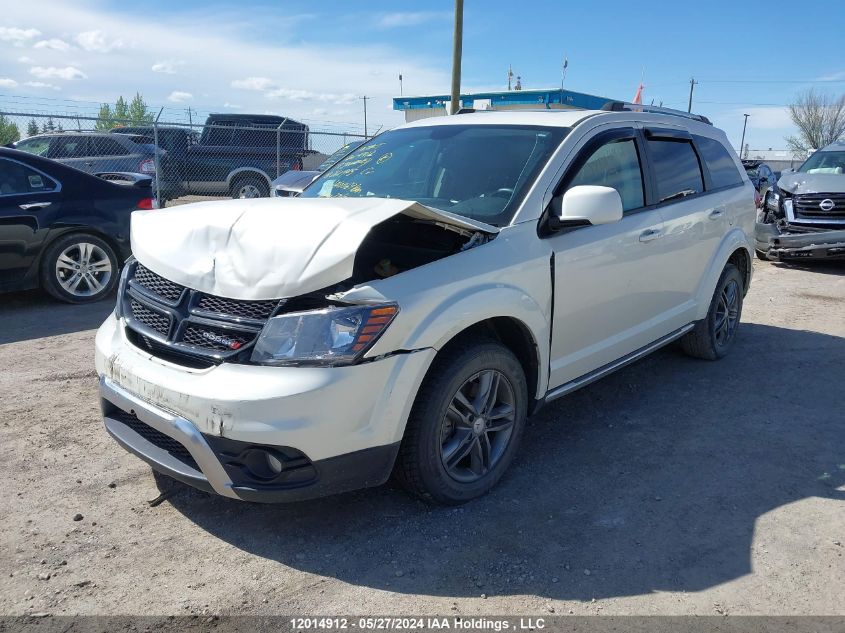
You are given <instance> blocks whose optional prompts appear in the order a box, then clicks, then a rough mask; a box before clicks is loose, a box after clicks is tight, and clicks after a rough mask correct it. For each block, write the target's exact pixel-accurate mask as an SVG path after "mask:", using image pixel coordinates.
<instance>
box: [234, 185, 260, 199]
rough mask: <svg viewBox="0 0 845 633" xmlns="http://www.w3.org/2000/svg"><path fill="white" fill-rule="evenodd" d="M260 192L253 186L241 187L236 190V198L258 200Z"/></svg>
mask: <svg viewBox="0 0 845 633" xmlns="http://www.w3.org/2000/svg"><path fill="white" fill-rule="evenodd" d="M260 197H261V191H259V190H258V187H256V186H255V185H253V184H246V185H242V186H241V188H240V189H238V198H260Z"/></svg>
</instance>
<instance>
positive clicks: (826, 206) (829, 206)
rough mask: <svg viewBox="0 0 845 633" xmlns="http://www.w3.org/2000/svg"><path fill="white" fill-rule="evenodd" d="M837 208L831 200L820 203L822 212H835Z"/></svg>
mask: <svg viewBox="0 0 845 633" xmlns="http://www.w3.org/2000/svg"><path fill="white" fill-rule="evenodd" d="M835 207H836V203H835V202H834V201H833V200H831V199H830V198H825V199H824V200H822V201H821V202H819V209H821V210H822V211H833V209H834V208H835Z"/></svg>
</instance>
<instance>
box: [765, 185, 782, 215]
mask: <svg viewBox="0 0 845 633" xmlns="http://www.w3.org/2000/svg"><path fill="white" fill-rule="evenodd" d="M779 201H780V194H779V193H778V192H777V190H776V189H772V190H771V191H770V192H769V195H767V196H766V209H768V210H769V211H777V210H778V203H779Z"/></svg>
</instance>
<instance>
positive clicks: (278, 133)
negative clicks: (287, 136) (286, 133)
mask: <svg viewBox="0 0 845 633" xmlns="http://www.w3.org/2000/svg"><path fill="white" fill-rule="evenodd" d="M287 122H288V119H287V117H285V118H284V119H282V122H281V123H279V127H277V128H276V178H278V177H279V176H281V175H282V174H281V169H280V164H281V162H282V128H283V127H284V126H285V123H287Z"/></svg>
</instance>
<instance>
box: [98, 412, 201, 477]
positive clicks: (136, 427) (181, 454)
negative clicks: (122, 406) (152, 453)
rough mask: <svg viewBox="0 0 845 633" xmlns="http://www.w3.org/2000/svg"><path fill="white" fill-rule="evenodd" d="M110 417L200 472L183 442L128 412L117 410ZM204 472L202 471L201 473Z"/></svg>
mask: <svg viewBox="0 0 845 633" xmlns="http://www.w3.org/2000/svg"><path fill="white" fill-rule="evenodd" d="M108 417H110V418H112V419H114V420H117V421H118V422H121V423H122V424H125V425H126V426H128V427H129V428H130V429H132V430H133V431H135V432H136V433H137V434H138V435H140V436H141V437H143V438H144V439H145V440H147V441H148V442H149V443H150V444H153V445H155V446H158V447H159V448H160V449H162V450H163V451H167V452H168V453H170V455H172V456H173V457H175V458H176V459H178V460H179V461H180V462H182V463H183V464H185V465H186V466H190V467H191V468H193V469H194V470H200V467H199V466H198V465H197V462H196V460H195V459H194V458H193V456H192V455H191V453H190V452H189V451H188V449H187V448H185V447H184V446H183V445H182V443H181V442H179V441H177V440H174V439H173V438H172V437H170V436H169V435H165V434H164V433H162V432H161V431H158V430H156V429H154V428H153V427H151V426H149V425H148V424H146V423H144V422H142V421H141V420H139V419H138V418H137V416H134V415H132V414H131V413H127V412H126V411H121V410H119V409H118V410H116V411H112V412H111V413H109V414H108ZM200 472H202V471H200Z"/></svg>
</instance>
